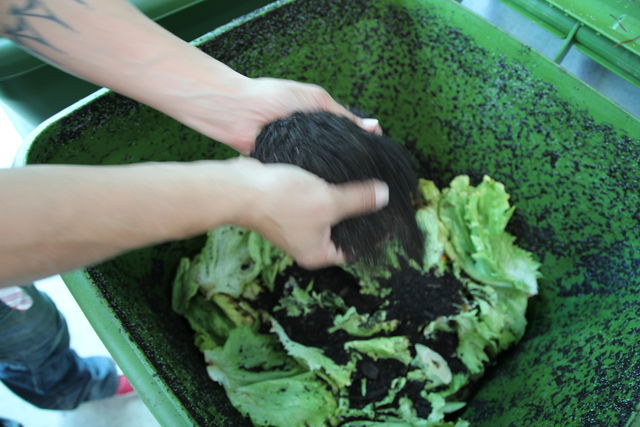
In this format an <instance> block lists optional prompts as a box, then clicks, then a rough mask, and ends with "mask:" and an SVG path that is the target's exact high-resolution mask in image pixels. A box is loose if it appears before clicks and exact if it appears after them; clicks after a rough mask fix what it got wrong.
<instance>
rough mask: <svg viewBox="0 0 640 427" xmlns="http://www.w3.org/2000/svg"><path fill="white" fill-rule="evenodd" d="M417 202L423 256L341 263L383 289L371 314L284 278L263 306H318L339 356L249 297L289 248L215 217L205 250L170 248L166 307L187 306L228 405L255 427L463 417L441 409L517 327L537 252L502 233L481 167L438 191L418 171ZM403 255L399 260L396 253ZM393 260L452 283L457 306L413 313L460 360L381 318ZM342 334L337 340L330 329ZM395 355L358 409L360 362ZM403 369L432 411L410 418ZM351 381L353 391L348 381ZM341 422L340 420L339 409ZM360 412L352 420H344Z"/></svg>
mask: <svg viewBox="0 0 640 427" xmlns="http://www.w3.org/2000/svg"><path fill="white" fill-rule="evenodd" d="M420 194H421V196H422V201H421V203H420V204H419V205H420V207H419V209H418V210H417V212H416V221H417V224H418V227H419V230H420V231H421V232H422V233H423V235H424V241H425V248H424V249H425V250H424V257H423V259H422V260H421V262H419V261H415V260H411V259H408V257H407V256H406V254H405V253H403V251H402V249H401V246H400V245H398V244H397V242H396V241H394V240H391V241H390V243H389V244H388V245H387V248H386V252H385V253H386V257H385V260H384V262H380V263H379V264H377V265H374V266H371V265H369V264H359V263H355V264H352V265H351V266H345V267H344V269H345V270H347V271H348V272H349V273H351V274H352V275H354V276H355V277H357V278H358V281H359V287H360V289H359V291H360V292H361V293H362V294H366V295H370V296H372V297H377V298H381V299H382V304H381V305H380V307H379V308H378V309H377V310H375V311H372V312H371V313H358V310H357V309H356V308H355V307H353V306H349V304H348V303H349V301H345V300H344V299H343V298H342V297H340V296H339V295H337V294H336V293H334V292H332V291H329V290H327V289H324V290H320V291H317V290H315V289H314V282H313V281H311V282H310V283H301V284H299V283H298V282H297V281H296V280H295V279H294V278H293V277H290V278H289V279H288V281H287V282H285V284H284V293H283V295H282V296H281V297H280V298H279V299H278V301H277V302H276V304H275V306H274V308H273V311H274V313H280V312H281V311H284V313H285V314H286V316H287V317H288V318H291V319H293V321H295V322H304V321H305V318H306V316H311V315H313V314H314V313H315V311H316V310H325V313H331V315H332V316H333V322H332V325H331V326H329V327H328V330H327V332H328V333H329V334H336V336H340V337H342V338H340V339H342V340H344V337H345V336H346V337H350V338H348V339H347V340H346V341H344V344H343V349H344V351H345V352H346V354H347V355H348V358H347V361H346V362H344V363H337V362H335V361H334V360H332V359H331V358H330V357H328V356H327V355H326V354H325V352H324V351H323V350H322V349H321V348H317V347H312V346H307V345H303V344H301V343H299V342H296V341H295V340H293V339H292V338H291V337H289V336H288V335H287V333H286V331H285V328H284V327H283V326H282V325H281V324H280V323H279V322H278V321H277V320H276V319H275V318H274V317H273V316H272V313H266V312H264V311H263V310H260V309H258V308H257V307H256V305H255V304H254V302H255V300H256V299H257V298H260V296H261V294H262V293H263V292H268V291H273V290H274V286H275V281H276V277H277V276H278V275H279V274H280V273H282V272H283V271H284V270H285V269H286V268H287V267H288V266H289V265H291V264H292V260H291V258H289V257H288V256H287V255H286V254H284V253H283V252H282V251H280V250H279V249H277V248H275V247H274V246H273V245H271V244H270V243H269V242H267V241H266V240H265V239H263V238H262V237H260V236H259V235H258V234H256V233H254V232H252V231H249V230H243V229H240V228H237V227H231V226H225V227H220V228H218V229H215V230H212V231H211V232H210V233H209V234H208V239H207V243H206V244H205V246H204V248H203V250H202V251H201V252H200V254H198V255H197V256H196V257H195V258H193V259H191V260H190V259H187V258H184V259H182V260H181V262H180V265H179V268H178V271H177V274H176V278H175V281H174V286H173V299H172V304H173V309H174V310H175V311H176V312H177V313H180V314H182V315H183V316H185V317H186V318H187V320H188V321H189V324H190V325H191V327H192V329H193V330H194V339H195V343H196V345H197V346H198V347H199V348H200V349H201V350H202V351H203V353H204V356H205V360H206V362H207V366H208V368H207V372H208V375H209V376H210V377H211V378H212V379H213V380H214V381H216V382H218V383H219V384H221V385H222V386H223V387H224V389H225V391H226V393H227V395H228V396H229V399H230V401H231V403H232V404H233V405H234V406H235V407H236V408H237V409H238V410H239V411H240V412H241V413H242V414H244V415H246V416H248V417H250V418H251V420H252V422H253V423H254V424H255V425H261V426H271V425H273V426H306V425H337V424H340V425H345V426H398V427H400V426H407V427H408V426H412V427H416V426H457V427H463V426H467V425H468V423H466V422H465V421H463V420H458V421H456V422H445V421H444V418H445V416H446V415H447V414H450V413H452V412H456V411H458V410H460V409H461V408H462V407H464V405H465V403H464V402H461V401H460V396H461V393H463V392H464V388H465V387H467V386H468V385H469V384H470V383H471V382H472V381H475V380H477V379H478V378H479V376H480V375H481V374H482V373H484V371H485V370H486V368H487V366H488V365H489V364H490V363H491V362H492V360H495V357H496V355H497V354H498V353H500V352H501V351H503V350H505V349H507V348H508V347H510V346H511V345H513V344H514V343H516V342H517V341H518V340H520V339H521V338H522V336H523V334H524V331H525V328H526V318H525V312H526V308H527V301H528V297H529V296H531V295H534V294H536V293H537V279H538V277H539V276H540V275H539V273H538V269H539V266H540V264H539V263H538V262H536V261H535V260H534V259H533V257H532V255H531V254H530V253H529V252H527V251H524V250H522V249H520V248H518V247H516V246H515V245H514V241H515V238H514V237H513V236H511V235H510V234H509V233H507V232H506V231H505V228H506V225H507V222H508V221H509V219H510V218H511V216H512V215H513V212H514V208H513V207H510V206H509V202H508V199H509V196H508V194H507V193H506V192H505V191H504V187H503V186H502V184H499V183H497V182H495V181H493V180H492V179H491V178H489V177H485V178H484V179H483V181H482V183H480V184H479V185H478V186H476V187H473V186H471V185H470V180H469V178H468V177H466V176H460V177H457V178H456V179H454V180H453V181H452V182H451V184H450V187H449V188H446V189H443V190H442V191H440V190H439V189H438V188H437V187H436V185H435V184H434V183H433V182H431V181H427V180H420ZM401 261H402V262H401ZM401 265H408V267H407V268H414V269H417V270H418V271H421V272H423V273H426V272H433V273H435V275H436V276H440V275H442V274H444V273H445V272H448V271H453V273H454V274H455V275H456V277H457V278H458V280H460V281H461V282H462V286H463V287H464V292H462V293H461V294H460V297H461V298H462V300H463V303H462V304H461V305H460V307H459V311H458V312H457V313H455V314H452V315H448V316H441V317H438V318H436V319H434V320H431V321H429V322H426V321H425V324H424V325H422V326H421V327H420V328H421V329H419V330H420V331H421V333H422V334H423V335H424V338H425V339H426V340H427V341H429V340H436V341H437V338H438V336H439V335H438V334H440V333H455V334H456V335H457V339H458V344H457V348H456V349H455V356H456V357H457V358H458V359H459V360H460V361H461V362H462V364H463V365H464V366H465V368H466V369H464V370H462V371H460V370H458V371H456V372H452V371H451V368H450V367H449V364H448V363H447V361H446V359H445V356H447V357H451V354H449V355H444V354H439V353H438V352H436V351H434V350H433V349H432V348H430V347H428V346H427V345H425V344H423V343H413V342H410V341H409V339H408V337H406V336H401V335H398V333H397V330H401V329H400V328H399V326H400V323H399V322H400V321H399V320H398V319H387V312H386V311H385V309H384V303H385V301H384V298H386V297H387V296H388V295H389V294H390V292H391V289H389V288H385V287H383V286H382V285H381V283H384V282H382V281H381V280H380V279H389V278H390V277H391V276H392V273H393V271H394V270H397V269H399V268H400V266H401ZM339 342H343V341H339ZM365 355H366V356H368V357H370V358H371V359H373V360H374V361H377V360H379V359H395V360H398V361H399V362H401V363H402V364H404V365H405V366H406V374H405V375H402V376H399V377H397V378H394V379H392V380H391V383H390V385H389V389H388V391H387V393H386V395H385V396H383V397H381V398H380V399H378V400H376V401H374V402H370V403H368V404H367V405H365V406H363V407H359V406H353V405H351V403H352V402H350V396H351V393H353V392H354V390H358V387H360V389H361V393H362V396H365V395H366V391H367V384H368V379H367V378H366V377H359V378H360V379H359V383H356V384H353V385H352V383H353V382H354V378H355V375H356V372H357V366H358V361H359V360H360V359H362V357H363V356H365ZM409 381H413V383H412V384H415V382H420V383H422V384H424V386H423V388H422V389H421V391H420V393H419V395H420V397H419V398H421V399H424V400H426V401H428V402H429V405H430V408H431V412H430V413H429V415H428V416H427V417H426V418H425V417H423V418H421V417H419V416H418V412H417V411H416V409H415V408H414V402H412V400H411V399H410V398H409V397H408V396H407V395H406V394H405V393H404V391H403V388H404V387H405V386H406V385H407V383H408V382H409ZM356 393H357V391H356ZM347 420H352V421H347ZM356 420H358V421H356Z"/></svg>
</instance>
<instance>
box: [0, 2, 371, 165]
mask: <svg viewBox="0 0 640 427" xmlns="http://www.w3.org/2000/svg"><path fill="white" fill-rule="evenodd" d="M0 34H1V35H4V36H6V37H8V38H10V39H12V40H14V41H15V42H17V43H18V44H20V45H22V46H23V47H25V48H26V49H28V50H30V51H32V52H34V53H36V54H37V55H39V56H40V57H42V58H43V59H45V60H46V61H49V62H51V63H53V64H54V65H56V66H58V67H60V68H62V69H64V70H67V71H69V72H72V73H74V74H76V75H78V76H80V77H82V78H84V79H86V80H89V81H92V82H94V83H97V84H99V85H102V86H105V87H108V88H111V89H113V90H114V91H116V92H119V93H122V94H124V95H126V96H128V97H130V98H133V99H135V100H137V101H140V102H143V103H145V104H147V105H149V106H151V107H153V108H155V109H157V110H159V111H162V112H163V113H165V114H167V115H169V116H171V117H173V118H175V119H177V120H179V121H181V122H182V123H184V124H185V125H187V126H189V127H192V128H193V129H195V130H197V131H199V132H201V133H203V134H205V135H207V136H209V137H211V138H214V139H217V140H219V141H221V142H224V143H226V144H228V145H230V146H231V147H233V148H235V149H236V150H238V151H240V152H241V153H244V154H247V153H249V152H250V151H251V149H252V147H253V144H254V141H255V137H256V136H257V135H258V133H259V132H260V130H261V129H262V127H263V126H264V125H265V124H266V123H268V122H270V121H273V120H275V119H278V118H281V117H283V116H286V115H289V114H291V113H293V112H294V111H314V110H327V111H330V112H333V113H336V114H340V115H346V116H349V117H351V118H352V119H353V120H354V121H357V122H358V123H360V124H361V125H362V127H364V128H366V129H367V130H370V131H378V132H379V131H380V128H379V126H378V125H377V122H375V121H374V122H368V123H364V122H362V120H360V119H358V118H356V117H355V116H353V115H352V114H351V113H349V112H348V111H347V110H345V109H344V108H343V107H342V106H340V105H339V104H338V103H336V102H335V101H334V100H333V99H332V98H331V96H329V94H328V93H327V92H326V91H324V90H323V89H322V88H320V87H318V86H315V85H310V84H304V83H298V82H293V81H288V80H279V79H269V78H257V79H251V78H247V77H245V76H243V75H241V74H239V73H237V72H235V71H234V70H232V69H231V68H229V67H227V66H226V65H224V64H222V63H221V62H219V61H216V60H215V59H213V58H211V57H210V56H208V55H206V54H205V53H203V52H202V51H200V50H199V49H197V48H196V47H194V46H191V45H189V44H188V43H186V42H184V41H182V40H181V39H179V38H178V37H176V36H174V35H173V34H171V33H170V32H168V31H166V30H164V29H163V28H162V27H160V26H159V25H158V24H156V23H155V22H153V21H151V20H150V19H148V18H147V17H145V16H144V15H143V14H142V13H141V12H139V11H138V10H137V9H136V8H135V7H134V6H133V5H131V4H130V3H128V2H127V1H124V0H0Z"/></svg>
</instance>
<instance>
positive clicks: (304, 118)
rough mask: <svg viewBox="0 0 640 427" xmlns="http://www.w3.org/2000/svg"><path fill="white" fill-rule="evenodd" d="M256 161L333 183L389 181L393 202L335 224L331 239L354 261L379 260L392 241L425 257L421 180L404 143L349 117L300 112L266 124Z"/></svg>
mask: <svg viewBox="0 0 640 427" xmlns="http://www.w3.org/2000/svg"><path fill="white" fill-rule="evenodd" d="M251 157H254V158H256V159H258V160H260V161H261V162H263V163H289V164H293V165H296V166H299V167H301V168H303V169H306V170H307V171H309V172H311V173H313V174H314V175H317V176H319V177H320V178H322V179H324V180H325V181H327V182H329V183H332V184H342V183H345V182H349V181H363V180H368V179H372V178H377V179H379V180H381V181H384V182H386V183H387V185H388V186H389V204H388V205H387V206H386V207H384V208H383V209H381V210H380V211H377V212H374V213H371V214H368V215H364V216H361V217H356V218H350V219H346V220H344V221H342V222H340V223H339V224H337V225H335V226H334V227H333V228H332V230H331V239H332V240H333V242H334V244H335V245H336V247H337V248H339V249H342V250H343V251H344V253H345V255H346V256H347V259H348V261H349V262H353V261H355V260H356V259H357V260H359V261H360V262H361V263H362V264H374V263H376V262H377V261H380V259H381V258H382V257H383V256H384V250H385V247H386V244H387V242H388V241H389V240H390V239H392V238H395V239H396V241H397V242H398V243H399V244H400V245H401V246H402V248H403V249H404V251H405V252H406V253H407V254H408V255H409V256H410V257H412V258H419V257H421V256H422V248H423V244H422V234H421V233H419V232H418V226H417V224H416V219H415V207H414V206H413V201H414V200H415V198H416V196H417V191H418V177H417V176H416V174H415V172H414V171H413V165H412V164H411V157H410V156H409V153H408V152H407V151H406V150H405V149H404V147H402V146H401V145H400V144H398V143H396V142H394V141H392V140H391V139H389V138H387V137H385V136H382V135H376V134H373V133H371V132H367V131H365V130H364V129H362V128H360V127H359V126H358V125H356V124H355V123H354V122H353V121H351V120H349V119H348V118H346V117H341V116H337V115H335V114H331V113H326V112H318V113H295V114H293V115H291V116H289V117H285V118H283V119H280V120H276V121H274V122H271V123H269V124H267V125H266V126H265V127H264V129H263V130H262V132H261V133H260V135H258V137H257V138H256V146H255V149H254V151H253V152H252V153H251Z"/></svg>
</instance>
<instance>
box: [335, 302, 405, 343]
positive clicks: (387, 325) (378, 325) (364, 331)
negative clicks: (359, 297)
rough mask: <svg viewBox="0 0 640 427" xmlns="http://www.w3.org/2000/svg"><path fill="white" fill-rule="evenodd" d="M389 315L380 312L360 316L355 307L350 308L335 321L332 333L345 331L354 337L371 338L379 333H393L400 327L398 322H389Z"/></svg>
mask: <svg viewBox="0 0 640 427" xmlns="http://www.w3.org/2000/svg"><path fill="white" fill-rule="evenodd" d="M386 319H387V313H386V312H385V311H382V310H378V311H376V312H374V313H373V314H371V315H370V314H367V313H365V314H358V311H357V310H356V308H355V307H349V309H348V310H347V312H346V313H344V314H338V315H337V316H336V317H335V318H334V320H333V326H332V327H331V328H329V332H330V333H334V332H335V331H338V330H343V331H345V332H346V333H348V334H349V335H352V336H354V337H370V336H371V335H375V334H377V333H379V332H392V331H393V330H395V329H396V328H397V327H398V320H396V319H394V320H389V321H387V320H386Z"/></svg>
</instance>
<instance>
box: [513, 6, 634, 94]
mask: <svg viewBox="0 0 640 427" xmlns="http://www.w3.org/2000/svg"><path fill="white" fill-rule="evenodd" d="M501 1H502V2H503V3H505V4H506V5H508V6H509V7H511V8H513V9H514V10H516V11H517V12H519V13H521V14H522V15H524V16H525V17H527V18H529V19H531V20H532V21H534V22H536V23H538V24H539V25H541V26H542V27H544V28H545V29H546V30H548V31H550V32H551V33H552V34H554V35H555V36H558V37H561V38H567V37H569V36H570V33H572V30H573V27H574V26H576V27H577V28H576V29H577V31H575V30H574V31H573V39H572V43H573V44H575V46H576V48H578V49H579V50H580V51H582V52H583V53H585V54H586V55H587V56H589V57H590V58H591V59H593V60H594V61H596V62H598V63H599V64H600V65H602V66H604V67H606V68H607V69H609V70H610V71H612V72H614V73H616V74H618V75H619V76H621V77H622V78H624V79H626V80H628V81H629V82H630V83H632V84H634V85H636V86H638V87H640V3H638V2H634V1H632V0H610V1H605V0H589V1H587V0H585V1H579V2H576V1H574V0H501Z"/></svg>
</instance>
